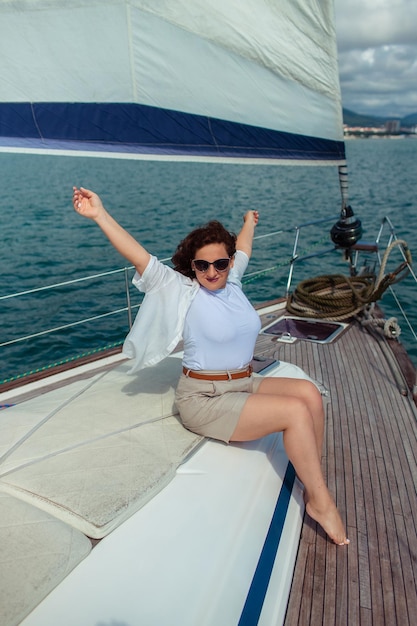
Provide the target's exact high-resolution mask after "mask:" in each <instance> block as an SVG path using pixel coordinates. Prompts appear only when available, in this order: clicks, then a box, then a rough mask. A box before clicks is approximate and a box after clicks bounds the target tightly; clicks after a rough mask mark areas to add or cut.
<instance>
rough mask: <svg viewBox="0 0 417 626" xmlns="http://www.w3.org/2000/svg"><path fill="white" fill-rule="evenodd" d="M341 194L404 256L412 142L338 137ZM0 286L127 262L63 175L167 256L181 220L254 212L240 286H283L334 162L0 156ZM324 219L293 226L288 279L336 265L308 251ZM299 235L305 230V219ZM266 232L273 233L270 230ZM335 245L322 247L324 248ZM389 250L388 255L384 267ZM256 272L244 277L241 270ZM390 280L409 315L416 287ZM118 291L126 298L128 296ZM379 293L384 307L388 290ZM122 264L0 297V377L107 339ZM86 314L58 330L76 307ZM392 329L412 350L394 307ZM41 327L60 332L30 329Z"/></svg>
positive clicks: (333, 194)
mask: <svg viewBox="0 0 417 626" xmlns="http://www.w3.org/2000/svg"><path fill="white" fill-rule="evenodd" d="M346 150H347V159H348V171H349V188H350V191H349V201H350V204H351V205H352V207H353V209H354V211H355V215H356V216H357V217H358V218H360V220H361V221H362V225H363V228H364V239H367V240H374V239H375V236H376V234H377V232H378V229H379V226H380V223H381V220H382V218H383V217H384V216H388V217H389V218H390V219H391V220H392V222H393V223H394V226H395V228H396V233H397V236H398V237H400V238H402V239H405V240H406V242H407V244H408V245H409V247H410V249H411V251H413V250H414V251H415V254H416V255H417V228H416V225H415V213H416V206H417V205H416V200H415V187H414V185H415V184H416V179H417V140H416V139H415V138H404V139H395V140H394V139H391V140H389V139H374V140H372V139H367V140H351V141H348V142H347V144H346ZM0 180H1V184H2V193H1V201H0V235H1V243H2V245H1V247H0V296H5V295H9V294H15V293H20V292H24V291H30V290H32V289H34V288H38V287H42V286H48V285H51V284H61V283H64V282H66V281H68V280H71V279H74V278H83V277H86V276H88V275H91V274H94V275H95V274H98V273H101V272H111V271H112V270H115V269H118V268H122V267H124V266H125V265H127V264H126V263H125V262H124V260H123V259H122V257H120V255H119V254H118V253H117V252H116V251H115V250H113V248H112V247H111V245H110V244H109V243H108V242H107V241H106V239H105V238H104V236H103V235H102V233H101V232H100V230H99V229H98V228H97V226H96V225H95V224H94V223H93V222H91V221H90V220H87V219H85V218H82V217H81V216H79V215H78V214H76V213H75V211H74V210H73V208H72V205H71V196H72V186H73V185H78V186H79V185H82V186H84V187H87V188H90V189H93V190H95V191H96V192H97V193H99V194H100V195H101V197H102V199H103V202H104V204H105V206H106V207H107V208H108V209H109V210H110V212H111V213H112V214H113V216H114V217H115V218H116V219H117V220H118V221H119V222H120V223H121V224H122V225H123V226H124V227H125V228H127V230H129V231H130V232H131V233H132V235H133V236H134V237H136V238H137V239H138V240H139V241H140V242H141V243H143V245H144V246H145V247H146V248H147V249H148V250H149V251H150V252H151V253H153V254H155V255H156V256H158V257H159V258H161V259H168V258H170V257H171V255H172V253H173V251H174V250H175V247H176V245H177V244H178V242H179V241H180V240H181V239H182V238H183V237H184V236H185V235H186V234H187V233H188V232H189V231H190V230H191V229H192V228H194V227H195V226H198V225H200V224H202V223H205V222H206V221H208V220H211V219H219V220H220V221H222V222H223V223H224V224H225V226H226V227H227V228H229V229H230V230H233V231H235V232H238V231H239V229H240V227H241V224H242V219H243V215H244V214H245V212H246V211H247V210H249V209H257V210H258V211H259V212H260V222H259V225H258V227H257V229H256V234H257V235H258V236H259V237H260V238H259V239H257V240H256V241H255V243H254V251H253V256H252V259H251V262H250V265H249V267H248V272H249V274H250V275H249V276H248V277H247V278H246V280H245V285H244V288H245V291H246V293H247V295H248V297H249V298H250V299H251V300H252V301H253V302H254V303H259V302H262V301H266V300H270V299H273V298H276V297H278V296H281V295H284V291H285V287H286V282H287V276H288V268H289V265H288V261H289V258H290V256H291V254H292V250H293V242H294V234H295V230H294V229H295V226H296V225H299V224H301V223H304V222H308V221H314V220H319V219H321V218H325V217H329V216H335V217H337V215H338V214H339V211H340V204H341V200H340V191H339V183H338V175H337V169H336V168H322V167H320V168H317V167H311V166H309V167H306V166H290V167H276V166H259V165H258V166H252V165H223V164H205V163H163V162H146V161H130V160H124V159H102V158H87V157H64V156H48V155H20V154H0ZM331 225H332V222H331V221H330V222H328V223H325V224H320V225H319V226H317V227H315V228H313V229H312V233H313V234H305V235H304V230H302V234H301V238H300V244H299V248H298V253H299V256H301V257H302V256H307V257H309V258H307V259H306V260H305V261H303V262H300V263H298V264H296V266H295V272H294V278H293V283H292V285H291V288H293V287H294V286H295V285H296V284H297V282H298V281H300V280H302V279H304V278H306V277H308V276H316V275H320V274H328V273H345V274H346V273H347V267H346V264H345V262H344V261H343V259H342V255H341V253H340V252H338V253H332V256H331V257H329V256H323V257H319V258H312V257H310V254H313V253H315V252H317V251H321V250H324V249H326V248H329V247H330V246H331V243H330V240H329V230H330V227H331ZM305 232H306V233H307V231H305ZM270 233H277V234H274V235H273V236H267V235H270ZM335 255H336V256H335ZM399 262H400V258H399V254H398V253H397V255H396V256H395V254H394V253H393V259H392V261H391V262H390V267H389V269H390V270H391V269H393V268H394V267H396V266H397V265H398V264H399ZM254 272H255V273H256V272H261V273H260V274H256V275H255V276H253V275H252V274H253V273H254ZM132 274H133V272H132V271H129V274H128V281H129V283H130V280H131V277H132ZM395 290H396V292H397V293H398V297H399V299H400V301H401V304H402V306H403V307H404V309H405V311H406V313H407V315H408V316H409V317H410V320H411V323H413V324H414V326H415V327H417V315H416V313H415V305H416V302H417V289H416V285H415V282H414V281H413V280H412V278H410V277H408V278H406V279H405V280H404V281H402V282H401V283H399V284H398V285H397V286H395ZM135 291H136V290H133V292H132V299H133V302H134V304H136V305H137V304H138V303H139V302H140V297H139V294H135ZM381 305H382V306H383V308H384V311H385V313H386V314H387V315H393V314H394V302H393V298H392V296H391V295H390V294H389V293H388V292H386V294H384V296H383V298H382V302H381ZM125 307H126V296H125V277H124V274H123V273H116V274H111V275H109V276H107V277H105V278H101V277H98V278H97V279H95V280H92V281H83V282H79V283H76V285H74V286H67V285H61V286H60V287H59V288H57V289H55V290H53V292H52V291H49V290H45V291H40V292H36V293H35V294H26V295H21V296H19V297H15V298H8V299H3V300H0V315H1V327H0V328H1V335H0V344H3V343H7V342H10V341H12V340H14V339H16V338H18V337H25V336H30V335H33V334H37V335H38V336H37V337H36V338H32V339H26V340H24V341H20V342H18V343H14V344H8V345H6V346H3V347H0V381H2V380H5V379H9V378H12V377H15V376H19V375H20V374H23V373H26V372H30V371H33V370H36V369H37V368H41V367H45V366H48V365H52V364H55V363H59V362H62V361H65V360H67V359H72V358H73V357H76V356H78V355H81V354H89V353H91V352H92V351H95V350H100V349H102V348H104V347H106V346H109V345H116V344H120V342H121V341H122V340H123V338H124V336H125V335H126V333H127V331H128V318H127V314H126V312H125V311H123V310H122V311H121V312H120V313H118V314H116V315H109V316H106V317H101V316H102V315H103V314H105V313H109V312H112V311H114V310H116V309H124V308H125ZM87 318H88V319H91V318H94V319H92V320H91V321H89V322H87V323H85V324H82V325H77V326H75V327H72V328H63V327H65V326H67V325H68V324H72V323H73V322H75V321H77V320H80V319H87ZM399 323H400V326H401V328H402V336H401V339H402V341H403V343H404V344H405V345H406V347H407V349H408V351H409V353H410V355H411V357H412V359H413V360H414V361H415V362H417V347H416V345H417V344H416V341H415V336H414V335H413V333H412V331H410V329H409V328H408V326H407V324H406V322H404V320H403V319H402V318H400V317H399ZM49 328H58V329H60V330H58V331H56V332H54V333H52V334H50V335H43V334H41V333H43V332H44V330H47V329H49Z"/></svg>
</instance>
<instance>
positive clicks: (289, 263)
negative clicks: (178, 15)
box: [0, 216, 417, 382]
mask: <svg viewBox="0 0 417 626" xmlns="http://www.w3.org/2000/svg"><path fill="white" fill-rule="evenodd" d="M335 219H337V216H332V217H327V218H323V219H320V220H315V221H310V222H306V223H303V224H300V225H298V226H295V227H293V228H290V229H281V230H277V231H274V232H270V233H266V234H263V235H257V236H256V237H255V239H256V240H267V239H269V238H273V237H277V236H279V235H283V234H284V233H286V234H287V235H288V234H289V233H292V234H293V236H294V233H295V236H294V242H293V245H292V253H291V255H289V256H287V257H286V258H285V260H283V261H281V262H279V263H277V264H275V265H272V266H269V267H264V268H262V269H260V270H257V271H254V272H251V273H247V274H245V276H244V279H243V282H244V283H245V284H246V283H250V282H252V281H254V280H258V279H262V278H263V277H264V276H265V275H267V274H270V273H272V272H277V270H278V269H283V268H284V267H286V268H288V276H287V283H286V295H288V294H289V292H290V289H291V284H292V280H293V277H294V271H295V265H296V264H297V263H300V262H302V261H305V260H308V259H311V258H313V257H316V258H317V257H321V256H324V255H327V254H329V253H330V252H334V251H335V250H337V248H336V247H335V246H334V244H332V245H331V246H326V247H323V242H324V241H328V235H326V237H325V238H322V239H321V240H318V241H317V242H315V243H314V244H311V245H309V247H306V248H305V249H304V250H303V251H302V252H301V251H300V242H301V236H302V233H304V231H305V229H307V228H311V227H312V226H321V225H323V224H326V223H330V222H334V221H335ZM387 228H388V230H389V233H388V245H389V244H390V243H391V242H392V241H394V240H396V239H397V237H396V234H395V229H394V226H393V224H392V222H391V220H390V219H389V218H388V217H385V218H384V219H383V221H382V224H381V227H380V229H379V232H378V235H377V237H376V250H377V256H378V259H379V263H381V255H380V252H379V248H380V245H381V240H382V237H383V236H384V234H385V231H386V229H387ZM357 253H358V252H356V254H357ZM403 258H404V260H405V257H404V254H403ZM169 260H170V259H169V258H166V259H161V261H162V262H168V261H169ZM356 262H357V259H355V263H356ZM409 269H410V272H411V275H412V277H413V278H414V281H415V282H416V283H417V277H416V275H415V273H414V271H413V269H412V268H411V267H410V268H409ZM133 270H134V268H133V266H129V267H122V268H118V269H115V270H110V271H105V272H100V273H96V274H91V275H88V276H83V277H79V278H74V279H70V280H66V281H63V282H59V283H54V284H51V285H47V286H42V287H37V288H33V289H27V290H24V291H19V292H15V293H10V294H7V295H3V296H0V304H1V303H2V302H5V301H12V300H14V299H18V298H22V297H23V296H28V295H36V294H40V293H43V292H52V291H54V290H57V289H61V288H63V287H72V286H74V285H77V284H81V283H86V282H88V281H93V280H100V279H103V278H108V277H110V276H112V275H118V274H122V275H123V278H124V297H125V301H126V306H123V307H117V308H115V309H113V310H111V311H106V312H104V313H99V314H97V315H91V316H89V317H85V318H82V319H76V320H75V321H72V322H68V323H65V324H60V325H56V326H52V327H50V328H47V329H44V330H39V331H36V332H33V333H28V334H24V335H22V336H19V337H16V338H11V339H5V340H3V341H0V348H5V347H9V346H13V345H16V344H19V343H22V342H25V341H31V340H33V339H36V338H39V337H42V336H48V335H51V334H53V333H60V332H63V331H66V330H68V329H71V328H74V327H77V326H81V325H85V324H87V323H91V322H95V321H97V320H100V319H103V318H108V317H111V316H115V315H119V314H122V313H126V315H127V326H128V328H131V326H132V322H133V316H134V313H135V311H136V310H137V309H138V308H139V307H140V302H139V304H133V303H132V300H131V295H130V285H131V279H130V276H131V274H132V271H133ZM122 291H123V289H121V292H122ZM390 291H391V293H392V296H393V298H394V300H395V302H396V305H397V307H398V310H399V311H400V312H401V314H402V316H403V318H404V319H405V320H406V323H407V325H408V327H409V330H410V332H411V334H412V335H413V337H414V340H415V341H417V335H416V332H415V331H414V329H413V327H412V324H411V322H410V321H409V319H408V316H407V314H406V312H405V310H404V307H403V306H402V305H401V303H400V301H399V299H398V297H397V296H396V294H395V293H394V291H393V289H392V287H390ZM0 382H1V381H0Z"/></svg>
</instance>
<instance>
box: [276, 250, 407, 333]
mask: <svg viewBox="0 0 417 626" xmlns="http://www.w3.org/2000/svg"><path fill="white" fill-rule="evenodd" d="M396 246H401V247H402V249H403V252H404V257H405V260H404V261H403V262H402V263H400V265H399V266H398V267H397V269H396V270H394V271H393V272H390V273H388V274H385V268H386V265H387V261H388V257H389V255H390V254H391V252H392V250H393V249H394V248H395V247H396ZM411 263H412V259H411V253H410V251H409V249H408V246H407V244H406V242H405V241H403V240H402V239H397V240H395V241H394V242H393V243H392V244H391V245H390V246H388V247H387V249H386V251H385V253H384V256H383V259H382V262H381V267H380V270H379V273H378V277H376V276H375V274H366V275H361V276H344V275H342V274H330V275H325V276H318V277H316V278H309V279H307V280H304V281H302V282H300V283H299V284H298V285H297V287H296V288H295V290H294V292H293V293H292V294H290V295H289V297H288V299H287V310H288V311H289V312H290V313H292V314H294V315H298V316H300V317H312V318H326V319H328V320H332V321H341V320H345V319H348V318H350V317H353V316H354V315H357V314H358V313H360V312H361V311H364V310H365V309H366V308H367V307H368V306H369V305H370V304H371V303H373V302H376V301H377V300H379V299H380V298H381V296H382V294H383V293H384V291H385V290H386V289H387V288H388V287H389V286H390V285H393V284H394V283H397V282H399V281H400V280H402V279H403V278H405V276H406V275H407V274H408V273H409V271H410V266H411Z"/></svg>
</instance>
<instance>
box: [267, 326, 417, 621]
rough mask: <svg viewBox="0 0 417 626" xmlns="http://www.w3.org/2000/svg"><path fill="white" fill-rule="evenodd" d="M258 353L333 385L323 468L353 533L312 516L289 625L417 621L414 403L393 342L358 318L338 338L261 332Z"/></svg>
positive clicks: (304, 533) (304, 539)
mask: <svg viewBox="0 0 417 626" xmlns="http://www.w3.org/2000/svg"><path fill="white" fill-rule="evenodd" d="M255 354H256V355H258V356H260V355H263V356H275V358H278V359H279V360H282V361H288V362H291V363H294V364H296V365H299V366H300V367H301V368H303V369H304V370H305V371H306V372H307V373H308V374H309V375H310V376H311V377H312V378H313V379H315V380H317V381H319V382H320V383H322V384H323V385H324V386H325V387H326V389H327V390H329V392H330V402H328V403H327V402H326V409H327V411H326V413H327V419H326V427H325V431H326V432H325V443H324V449H323V457H322V465H323V470H324V472H325V475H326V477H327V482H328V486H329V489H330V490H331V492H332V493H333V495H334V496H335V499H336V502H337V505H338V508H339V510H340V512H341V515H342V518H343V519H344V521H345V523H346V527H347V533H348V537H349V538H350V545H349V546H348V547H338V546H335V545H333V544H332V543H331V542H330V541H328V540H327V539H326V537H325V534H324V533H323V531H322V530H321V529H320V528H319V527H318V526H317V524H316V523H315V522H313V521H312V520H311V519H310V518H308V516H306V517H305V519H304V524H303V529H302V534H301V541H300V546H299V551H298V557H297V562H296V567H295V572H294V578H293V583H292V589H291V595H290V600H289V604H288V609H287V615H286V620H285V626H294V625H295V624H298V625H300V626H305V625H311V626H317V625H319V624H320V625H321V624H329V625H338V626H339V625H340V626H341V625H344V624H346V625H348V626H356V625H359V624H360V625H368V624H373V625H375V626H384V625H387V626H393V625H395V624H398V625H399V626H406V625H407V624H410V625H411V624H415V623H416V619H417V533H416V526H417V497H416V495H417V421H416V409H415V406H414V403H413V400H412V397H411V394H410V393H408V394H407V392H406V391H405V389H406V384H405V383H404V379H403V378H402V375H401V373H400V371H399V370H398V369H397V362H396V360H395V358H393V357H392V355H391V351H390V348H389V347H388V345H387V340H385V339H384V338H383V337H382V336H378V335H377V334H375V333H374V332H372V333H370V332H368V331H367V330H365V329H364V328H362V327H361V326H360V325H359V324H358V323H355V324H353V325H351V326H350V327H349V328H348V329H347V330H346V331H345V332H344V333H342V335H341V336H339V338H337V339H336V340H335V341H334V342H333V343H331V344H317V343H312V342H308V341H302V340H299V341H297V342H295V343H293V344H285V343H280V342H277V341H276V340H275V341H274V340H273V339H272V340H271V337H270V336H265V335H264V336H260V338H259V340H258V343H257V347H256V353H255ZM404 394H406V395H404Z"/></svg>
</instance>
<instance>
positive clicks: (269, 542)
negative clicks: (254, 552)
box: [239, 463, 295, 626]
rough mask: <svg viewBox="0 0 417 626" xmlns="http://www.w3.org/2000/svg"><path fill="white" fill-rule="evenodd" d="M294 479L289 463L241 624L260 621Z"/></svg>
mask: <svg viewBox="0 0 417 626" xmlns="http://www.w3.org/2000/svg"><path fill="white" fill-rule="evenodd" d="M294 481H295V470H294V467H293V466H292V464H291V463H288V466H287V471H286V472H285V476H284V480H283V483H282V487H281V491H280V494H279V497H278V500H277V503H276V506H275V511H274V514H273V516H272V520H271V524H270V526H269V530H268V534H267V536H266V539H265V542H264V546H263V548H262V552H261V555H260V557H259V561H258V565H257V567H256V570H255V574H254V576H253V579H252V584H251V586H250V589H249V592H248V595H247V598H246V602H245V606H244V607H243V611H242V614H241V616H240V620H239V626H256V624H257V623H258V620H259V617H260V615H261V611H262V606H263V603H264V600H265V596H266V592H267V589H268V585H269V580H270V578H271V574H272V569H273V567H274V562H275V557H276V555H277V551H278V547H279V543H280V541H281V535H282V531H283V528H284V524H285V518H286V515H287V511H288V506H289V503H290V498H291V492H292V488H293V486H294Z"/></svg>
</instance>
